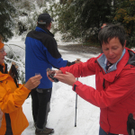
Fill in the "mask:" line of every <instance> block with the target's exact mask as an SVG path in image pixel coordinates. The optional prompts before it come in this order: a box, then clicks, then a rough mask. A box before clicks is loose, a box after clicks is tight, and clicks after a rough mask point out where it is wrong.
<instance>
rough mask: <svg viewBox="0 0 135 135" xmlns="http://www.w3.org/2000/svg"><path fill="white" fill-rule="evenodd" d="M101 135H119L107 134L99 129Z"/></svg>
mask: <svg viewBox="0 0 135 135" xmlns="http://www.w3.org/2000/svg"><path fill="white" fill-rule="evenodd" d="M99 135H118V134H112V133H108V134H107V133H106V132H105V131H104V130H103V129H102V128H101V127H100V129H99Z"/></svg>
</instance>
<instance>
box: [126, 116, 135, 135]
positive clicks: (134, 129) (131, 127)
mask: <svg viewBox="0 0 135 135" xmlns="http://www.w3.org/2000/svg"><path fill="white" fill-rule="evenodd" d="M127 131H128V134H129V135H135V120H134V119H133V114H132V113H130V114H129V115H128V121H127Z"/></svg>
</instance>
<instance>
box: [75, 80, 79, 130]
mask: <svg viewBox="0 0 135 135" xmlns="http://www.w3.org/2000/svg"><path fill="white" fill-rule="evenodd" d="M77 81H78V78H77ZM77 99H78V95H77V93H76V100H75V127H77Z"/></svg>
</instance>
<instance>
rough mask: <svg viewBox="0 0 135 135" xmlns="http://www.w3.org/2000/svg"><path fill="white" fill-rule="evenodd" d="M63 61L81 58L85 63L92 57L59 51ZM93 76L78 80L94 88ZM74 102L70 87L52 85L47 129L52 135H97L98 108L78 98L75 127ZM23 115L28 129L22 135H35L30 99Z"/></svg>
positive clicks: (25, 104) (26, 102) (61, 84)
mask: <svg viewBox="0 0 135 135" xmlns="http://www.w3.org/2000/svg"><path fill="white" fill-rule="evenodd" d="M60 52H61V54H62V56H63V59H68V60H69V61H74V60H75V59H76V58H81V61H83V62H85V61H86V60H87V59H88V58H90V57H93V56H94V55H91V54H87V55H86V54H84V55H82V54H80V55H79V54H77V55H76V54H71V53H69V52H68V51H63V50H60ZM94 79H95V78H94V76H91V77H86V78H79V80H80V81H81V82H83V83H84V84H88V85H90V86H93V87H95V81H94ZM75 100H76V94H75V93H74V92H73V91H72V88H71V86H68V85H66V84H63V83H61V82H59V83H54V84H53V92H52V98H51V112H50V113H49V116H48V124H47V126H48V127H51V128H54V130H55V133H54V134H53V135H98V130H99V113H100V111H99V108H97V107H95V106H93V105H92V104H90V103H88V102H86V101H84V100H83V99H82V98H80V97H79V96H78V107H77V127H74V124H75ZM23 110H24V113H25V114H26V117H27V119H28V121H29V127H28V128H27V129H26V130H25V131H24V132H23V133H22V135H28V134H30V135H35V133H34V132H35V128H34V126H33V120H32V114H31V98H28V99H27V100H26V101H25V103H24V105H23Z"/></svg>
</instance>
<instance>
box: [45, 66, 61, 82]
mask: <svg viewBox="0 0 135 135" xmlns="http://www.w3.org/2000/svg"><path fill="white" fill-rule="evenodd" d="M47 72H48V73H49V74H48V76H49V77H50V78H51V79H52V80H53V81H54V82H58V81H59V80H58V79H57V78H55V77H54V75H55V72H53V70H51V69H50V68H47Z"/></svg>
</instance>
